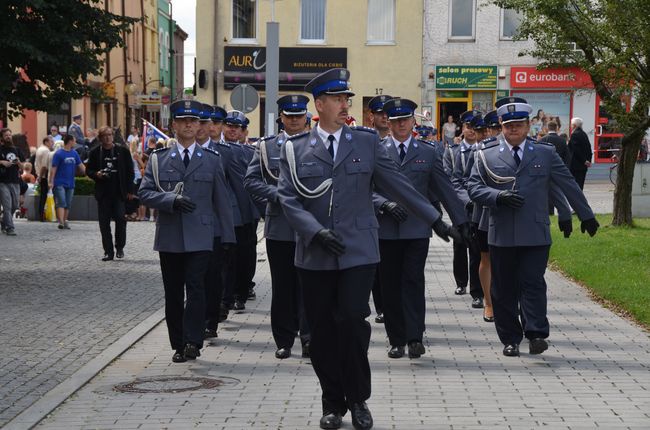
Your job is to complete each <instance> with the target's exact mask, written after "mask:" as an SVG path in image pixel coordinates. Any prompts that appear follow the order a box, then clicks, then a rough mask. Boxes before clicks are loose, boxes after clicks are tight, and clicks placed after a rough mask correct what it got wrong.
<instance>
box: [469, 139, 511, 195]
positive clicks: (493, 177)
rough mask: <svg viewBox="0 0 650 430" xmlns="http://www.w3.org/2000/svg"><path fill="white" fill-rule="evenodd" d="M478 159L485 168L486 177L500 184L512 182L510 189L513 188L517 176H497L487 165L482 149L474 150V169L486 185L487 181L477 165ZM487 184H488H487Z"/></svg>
mask: <svg viewBox="0 0 650 430" xmlns="http://www.w3.org/2000/svg"><path fill="white" fill-rule="evenodd" d="M479 161H480V162H481V163H482V164H483V168H485V172H486V173H487V176H488V178H490V179H491V180H492V182H494V183H495V184H497V185H501V184H509V183H510V182H512V188H511V190H514V189H515V185H517V177H515V176H499V175H497V174H496V173H494V172H493V171H492V170H490V168H489V167H488V164H487V160H486V159H485V154H484V153H483V150H482V149H479V150H477V151H475V153H474V162H475V163H476V169H477V170H478V174H479V175H480V176H481V180H482V181H483V183H484V184H485V185H488V183H487V181H486V180H485V178H484V177H483V173H481V167H480V166H479V165H478V164H479ZM488 186H489V185H488Z"/></svg>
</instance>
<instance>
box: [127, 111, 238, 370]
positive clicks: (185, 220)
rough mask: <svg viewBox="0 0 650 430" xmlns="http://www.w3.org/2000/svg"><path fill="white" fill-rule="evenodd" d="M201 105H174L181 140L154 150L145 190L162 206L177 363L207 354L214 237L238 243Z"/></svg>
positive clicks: (143, 196)
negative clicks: (202, 131)
mask: <svg viewBox="0 0 650 430" xmlns="http://www.w3.org/2000/svg"><path fill="white" fill-rule="evenodd" d="M200 109H201V104H200V103H198V102H195V101H192V100H180V101H177V102H174V103H172V105H171V106H170V110H171V112H172V115H173V117H174V120H173V126H174V130H176V138H177V139H178V143H176V144H174V145H171V146H169V147H167V148H164V149H160V150H157V151H154V152H153V153H152V156H151V159H150V160H149V163H148V164H147V168H146V171H145V175H144V178H143V179H142V183H141V185H140V191H139V197H140V200H141V201H142V203H143V204H145V205H147V206H149V207H152V208H155V209H158V220H157V221H156V236H155V240H154V250H156V251H158V252H159V254H160V268H161V271H162V278H163V284H164V287H165V318H166V321H167V329H168V331H169V339H170V341H171V346H172V349H174V350H175V353H174V355H173V357H172V361H174V362H183V361H185V360H187V359H195V358H196V357H198V356H199V355H201V353H200V349H201V347H202V346H203V335H204V329H205V289H204V279H205V273H206V270H207V269H208V264H209V261H210V255H211V253H212V249H213V244H214V237H220V238H221V242H222V243H234V242H235V232H234V227H233V223H232V212H231V208H230V201H229V200H228V194H227V190H226V182H225V179H224V175H223V170H222V167H221V161H220V159H219V154H218V153H216V152H214V151H212V150H209V149H203V148H201V147H199V146H198V145H197V144H196V141H195V138H196V133H197V131H198V127H199V111H200ZM185 295H187V303H186V304H184V303H183V302H184V298H185Z"/></svg>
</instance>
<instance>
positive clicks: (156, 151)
mask: <svg viewBox="0 0 650 430" xmlns="http://www.w3.org/2000/svg"><path fill="white" fill-rule="evenodd" d="M170 148H171V147H170V146H166V147H164V148H158V149H154V150H153V151H151V153H152V154H157V153H159V152H163V151H167V150H168V149H170Z"/></svg>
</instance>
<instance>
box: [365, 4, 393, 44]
mask: <svg viewBox="0 0 650 430" xmlns="http://www.w3.org/2000/svg"><path fill="white" fill-rule="evenodd" d="M367 29H368V31H367V35H368V37H367V41H368V44H370V45H384V44H394V43H395V0H368V24H367Z"/></svg>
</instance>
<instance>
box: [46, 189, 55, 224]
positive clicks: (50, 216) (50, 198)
mask: <svg viewBox="0 0 650 430" xmlns="http://www.w3.org/2000/svg"><path fill="white" fill-rule="evenodd" d="M44 216H45V220H46V221H49V222H53V221H56V209H55V208H54V194H53V193H52V191H49V192H48V193H47V198H46V199H45V214H44Z"/></svg>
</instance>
